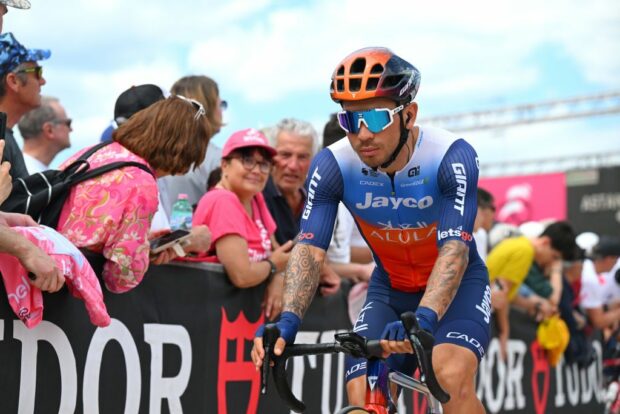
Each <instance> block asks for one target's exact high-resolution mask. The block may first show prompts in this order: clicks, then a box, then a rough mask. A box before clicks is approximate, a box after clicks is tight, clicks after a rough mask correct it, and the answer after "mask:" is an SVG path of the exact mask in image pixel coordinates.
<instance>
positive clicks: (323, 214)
mask: <svg viewBox="0 0 620 414" xmlns="http://www.w3.org/2000/svg"><path fill="white" fill-rule="evenodd" d="M306 191H307V194H308V196H307V198H306V204H305V205H304V210H303V212H302V214H301V222H300V226H299V229H300V230H299V235H298V236H297V241H298V242H299V243H303V244H309V245H312V246H316V247H320V248H321V249H323V250H327V248H328V247H329V242H330V241H331V238H332V232H333V229H334V222H335V220H336V215H337V213H338V203H339V202H340V200H341V199H342V193H343V191H344V181H343V178H342V172H341V171H340V168H339V166H338V162H337V161H336V158H334V154H333V153H332V152H331V151H330V150H329V149H323V150H322V151H321V152H319V153H318V154H317V155H316V156H315V157H314V159H313V160H312V164H311V165H310V170H309V173H308V178H307V179H306Z"/></svg>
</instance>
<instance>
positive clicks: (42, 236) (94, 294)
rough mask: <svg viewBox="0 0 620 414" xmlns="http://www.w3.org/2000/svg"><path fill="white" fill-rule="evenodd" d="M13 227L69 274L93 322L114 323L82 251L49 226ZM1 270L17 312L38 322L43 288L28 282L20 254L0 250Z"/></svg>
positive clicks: (71, 287) (73, 290)
mask: <svg viewBox="0 0 620 414" xmlns="http://www.w3.org/2000/svg"><path fill="white" fill-rule="evenodd" d="M11 230H13V231H16V232H18V233H20V234H21V235H22V236H24V237H26V238H27V239H28V240H30V241H31V242H33V243H34V244H36V245H37V246H39V247H40V248H41V249H42V250H43V251H44V252H46V253H47V254H49V255H50V256H51V257H52V259H54V261H55V262H56V265H57V266H58V268H59V269H61V270H62V272H63V274H64V276H65V280H66V283H67V287H68V288H69V291H70V292H71V293H72V294H73V296H75V297H76V298H79V299H82V300H84V304H85V306H86V310H87V311H88V316H89V317H90V321H91V322H92V323H93V324H95V325H97V326H108V325H109V324H110V315H108V311H107V309H106V306H105V303H104V302H103V293H102V292H101V286H100V285H99V280H98V279H97V276H96V275H95V272H94V271H93V269H92V267H91V266H90V264H89V263H88V261H87V260H86V258H85V257H84V255H83V254H82V252H80V251H79V250H78V249H77V248H76V247H75V246H74V245H73V244H71V242H70V241H69V240H67V239H66V238H65V237H64V236H62V235H61V234H60V233H58V232H56V231H55V230H53V229H51V228H49V227H45V226H40V227H11ZM0 272H2V279H3V280H4V286H5V288H6V292H7V296H8V299H9V303H10V304H11V307H12V308H13V311H14V312H15V314H16V315H17V316H18V317H19V318H20V319H21V320H22V321H23V322H24V324H25V325H26V326H27V327H28V328H33V327H35V326H37V325H38V324H39V322H41V320H42V319H43V295H42V293H41V290H40V289H39V288H37V287H35V286H33V285H31V284H30V283H29V282H28V270H26V268H24V267H23V266H22V264H21V263H20V262H19V260H18V259H17V258H16V257H14V256H11V255H9V254H6V253H0Z"/></svg>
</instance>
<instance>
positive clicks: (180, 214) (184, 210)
mask: <svg viewBox="0 0 620 414" xmlns="http://www.w3.org/2000/svg"><path fill="white" fill-rule="evenodd" d="M170 228H171V229H172V231H174V230H190V229H191V228H192V206H191V205H190V204H189V201H188V199H187V194H183V193H181V194H179V198H177V201H175V202H174V204H173V205H172V213H171V214H170Z"/></svg>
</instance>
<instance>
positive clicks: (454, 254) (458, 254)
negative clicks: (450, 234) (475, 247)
mask: <svg viewBox="0 0 620 414" xmlns="http://www.w3.org/2000/svg"><path fill="white" fill-rule="evenodd" d="M468 262H469V247H467V245H466V244H465V243H463V242H460V241H456V240H449V241H447V242H446V243H445V244H444V245H443V246H442V247H441V249H439V256H438V257H437V261H435V266H434V267H433V271H432V272H431V275H430V277H429V278H428V284H427V285H426V292H425V293H424V296H423V297H422V300H421V301H420V306H425V307H428V308H431V309H433V310H434V311H435V312H437V316H438V317H439V319H441V318H442V317H443V315H444V314H445V313H446V310H447V309H448V306H450V303H452V299H454V295H456V291H457V290H458V288H459V285H460V284H461V279H462V277H463V273H465V269H466V268H467V263H468Z"/></svg>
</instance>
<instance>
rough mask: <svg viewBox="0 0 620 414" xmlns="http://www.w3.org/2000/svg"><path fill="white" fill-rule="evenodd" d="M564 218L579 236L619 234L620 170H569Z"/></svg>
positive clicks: (615, 168) (611, 168)
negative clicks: (566, 210)
mask: <svg viewBox="0 0 620 414" xmlns="http://www.w3.org/2000/svg"><path fill="white" fill-rule="evenodd" d="M566 181H567V185H568V219H569V220H570V222H571V223H572V224H573V226H574V227H575V230H576V231H577V232H579V233H581V232H583V231H593V232H595V233H597V234H607V235H618V234H620V184H619V183H620V167H610V168H599V169H596V170H579V171H571V172H569V173H567V175H566Z"/></svg>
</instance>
